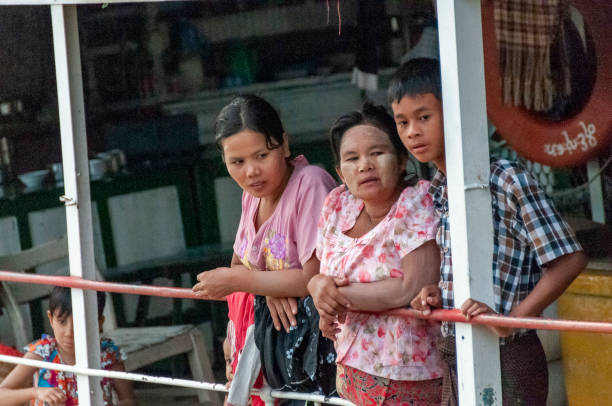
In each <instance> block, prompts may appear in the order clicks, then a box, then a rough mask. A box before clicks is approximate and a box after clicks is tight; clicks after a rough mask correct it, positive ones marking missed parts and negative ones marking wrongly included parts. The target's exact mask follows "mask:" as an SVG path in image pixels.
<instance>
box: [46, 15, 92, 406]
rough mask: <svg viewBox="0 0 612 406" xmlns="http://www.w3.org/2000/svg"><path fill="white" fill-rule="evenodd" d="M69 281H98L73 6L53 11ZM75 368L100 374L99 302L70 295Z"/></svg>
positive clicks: (84, 379) (85, 294) (84, 392)
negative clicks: (95, 370)
mask: <svg viewBox="0 0 612 406" xmlns="http://www.w3.org/2000/svg"><path fill="white" fill-rule="evenodd" d="M51 19H52V25H53V46H54V50H55V70H56V80H57V97H58V106H59V118H60V130H61V140H62V160H63V165H64V188H65V196H64V200H65V204H66V222H67V230H68V253H69V261H70V275H72V276H78V277H82V278H85V279H95V278H96V277H95V275H96V273H95V264H94V252H93V231H92V221H91V199H90V191H89V167H88V165H89V161H88V158H87V138H86V134H85V112H84V100H83V78H82V73H81V57H80V50H79V32H78V25H77V10H76V6H75V5H70V6H67V5H52V6H51ZM72 316H73V321H74V345H75V355H76V365H77V366H79V367H84V368H100V337H99V333H98V329H99V327H98V310H97V297H96V293H95V292H93V291H85V290H82V289H72ZM77 384H78V389H79V404H80V405H84V406H90V405H101V404H102V389H101V387H100V378H94V377H88V376H86V375H77Z"/></svg>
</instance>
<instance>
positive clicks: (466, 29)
mask: <svg viewBox="0 0 612 406" xmlns="http://www.w3.org/2000/svg"><path fill="white" fill-rule="evenodd" d="M437 12H438V31H439V36H440V37H439V41H440V64H441V72H442V93H443V105H444V134H445V151H446V172H447V173H446V174H447V180H448V196H449V197H448V200H449V213H450V215H449V219H450V229H451V235H452V240H451V244H452V245H451V249H452V261H453V291H454V298H455V306H456V307H461V305H462V304H463V302H464V301H465V300H466V299H468V298H473V299H476V300H480V301H482V302H485V303H487V304H488V305H489V306H491V307H493V275H492V273H491V272H492V270H491V259H492V252H493V223H492V214H491V195H490V192H489V173H490V168H489V144H488V137H487V120H486V100H485V87H484V55H483V47H482V23H481V11H480V1H479V0H454V1H449V0H438V4H437ZM456 339H457V375H458V390H459V404H460V405H462V406H472V405H486V406H489V405H501V404H502V398H501V372H500V362H499V344H498V339H497V337H496V336H495V335H494V334H492V333H491V332H489V331H488V330H487V329H486V328H484V327H480V326H472V325H470V324H463V323H457V325H456Z"/></svg>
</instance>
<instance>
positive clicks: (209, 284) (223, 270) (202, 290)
mask: <svg viewBox="0 0 612 406" xmlns="http://www.w3.org/2000/svg"><path fill="white" fill-rule="evenodd" d="M235 272H236V270H235V269H233V268H227V267H220V268H215V269H211V270H209V271H204V272H201V273H200V274H199V275H198V283H196V284H195V285H194V286H193V288H191V290H192V291H193V292H194V293H195V294H196V295H197V296H200V297H204V298H222V297H225V296H227V295H229V294H232V293H234V291H235V289H234V287H233V286H234V283H233V282H232V280H233V279H232V278H233V276H234V274H235Z"/></svg>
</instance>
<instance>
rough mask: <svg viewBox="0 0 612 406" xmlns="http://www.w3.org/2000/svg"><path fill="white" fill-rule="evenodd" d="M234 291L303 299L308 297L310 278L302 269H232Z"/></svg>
mask: <svg viewBox="0 0 612 406" xmlns="http://www.w3.org/2000/svg"><path fill="white" fill-rule="evenodd" d="M232 271H234V272H233V274H232V277H231V278H232V283H233V285H234V287H235V288H234V291H240V292H249V293H252V294H254V295H260V296H274V297H302V296H306V295H308V290H307V289H306V285H307V284H308V281H309V280H310V276H309V275H306V274H305V272H304V270H302V269H283V270H281V271H251V270H248V269H244V270H242V269H235V270H234V269H232Z"/></svg>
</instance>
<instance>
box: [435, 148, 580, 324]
mask: <svg viewBox="0 0 612 406" xmlns="http://www.w3.org/2000/svg"><path fill="white" fill-rule="evenodd" d="M489 187H490V191H491V208H492V211H493V239H494V240H493V262H492V269H493V293H494V299H495V308H494V309H495V311H496V312H498V313H500V314H504V315H507V314H508V313H510V310H512V308H513V307H514V306H516V305H518V304H519V303H520V302H521V301H523V300H524V299H525V298H526V297H527V295H529V293H531V291H532V290H533V288H534V287H535V285H536V284H537V283H538V281H539V280H540V278H541V276H542V272H543V268H544V267H545V266H546V264H547V263H549V262H551V261H553V260H554V259H556V258H559V257H561V256H563V255H566V254H570V253H572V252H576V251H581V250H582V247H581V246H580V244H579V243H578V241H577V240H576V236H575V235H574V232H573V231H572V229H571V228H570V227H569V225H568V224H567V223H566V222H565V220H563V218H562V217H561V215H560V214H559V212H557V210H556V209H555V208H554V206H553V205H552V202H551V201H550V200H549V199H548V197H547V196H546V195H545V193H544V191H542V189H541V188H540V187H539V186H538V184H537V182H536V180H535V179H534V178H533V177H532V176H531V175H530V174H529V172H527V170H526V169H524V168H523V167H521V166H520V165H519V164H518V163H516V162H512V161H508V160H505V159H496V158H493V159H491V177H490V179H489ZM429 192H430V193H431V194H432V196H433V200H434V208H435V210H436V212H437V214H438V215H439V216H440V223H439V225H438V232H437V235H436V241H437V243H438V246H439V247H440V251H441V260H442V262H441V265H440V276H441V278H440V284H439V285H440V290H441V293H442V307H443V308H445V309H452V308H454V307H455V304H454V301H453V264H452V260H451V233H450V223H449V216H448V195H447V193H448V192H447V186H446V176H445V175H444V174H443V173H442V172H440V171H439V170H438V172H437V173H436V175H435V176H434V178H433V180H432V182H431V186H430V188H429ZM459 305H461V304H459ZM525 331H526V330H517V331H516V332H517V333H523V332H525ZM442 333H443V335H453V334H454V325H453V324H452V323H443V324H442Z"/></svg>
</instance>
